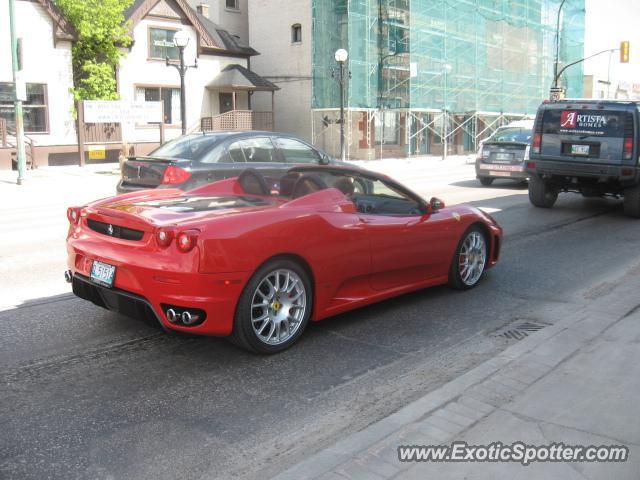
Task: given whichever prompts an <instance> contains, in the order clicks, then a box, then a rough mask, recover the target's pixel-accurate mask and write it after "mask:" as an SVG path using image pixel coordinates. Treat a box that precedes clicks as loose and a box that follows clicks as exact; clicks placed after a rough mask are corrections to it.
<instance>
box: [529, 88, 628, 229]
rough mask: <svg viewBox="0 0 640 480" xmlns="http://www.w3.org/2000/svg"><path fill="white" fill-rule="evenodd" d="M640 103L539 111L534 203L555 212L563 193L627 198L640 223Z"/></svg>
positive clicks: (587, 103) (575, 103)
mask: <svg viewBox="0 0 640 480" xmlns="http://www.w3.org/2000/svg"><path fill="white" fill-rule="evenodd" d="M639 120H640V102H632V101H621V100H578V99H576V100H568V99H565V100H561V101H554V102H544V103H543V104H542V105H541V106H540V108H539V109H538V113H537V115H536V120H535V124H534V129H533V138H532V140H531V152H530V155H529V157H530V159H529V160H528V161H527V164H526V171H527V172H528V173H529V176H530V180H529V200H530V201H531V203H532V204H533V205H535V206H536V207H541V208H551V207H552V206H553V204H554V203H555V201H556V199H557V198H558V193H559V192H577V193H581V194H582V195H584V196H585V197H599V196H613V197H624V212H625V214H626V215H629V216H631V217H636V218H640V164H639V161H640V158H639V149H640V122H639Z"/></svg>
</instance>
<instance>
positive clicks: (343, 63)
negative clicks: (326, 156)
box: [335, 48, 351, 162]
mask: <svg viewBox="0 0 640 480" xmlns="http://www.w3.org/2000/svg"><path fill="white" fill-rule="evenodd" d="M347 58H349V53H348V52H347V51H346V50H345V49H344V48H340V49H338V50H336V54H335V59H336V62H338V65H339V66H340V69H339V72H338V83H339V84H340V159H341V160H342V161H343V162H344V161H345V160H346V159H347V149H346V143H345V134H344V104H345V98H344V97H345V95H344V94H345V86H346V82H345V78H347V77H349V76H350V75H351V73H350V72H347Z"/></svg>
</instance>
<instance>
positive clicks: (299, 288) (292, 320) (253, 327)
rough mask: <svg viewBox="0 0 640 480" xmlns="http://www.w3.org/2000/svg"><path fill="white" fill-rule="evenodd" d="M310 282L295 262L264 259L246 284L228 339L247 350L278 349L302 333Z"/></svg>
mask: <svg viewBox="0 0 640 480" xmlns="http://www.w3.org/2000/svg"><path fill="white" fill-rule="evenodd" d="M311 304H312V295H311V283H310V281H309V275H308V274H307V272H306V271H305V270H304V268H302V267H301V266H300V265H298V264H297V263H296V262H294V261H292V260H289V259H277V260H273V261H270V262H267V263H266V264H265V265H263V266H262V267H261V268H259V269H258V271H256V273H255V274H254V275H253V276H252V277H251V279H250V280H249V282H248V283H247V285H246V286H245V288H244V290H243V292H242V294H241V296H240V300H239V302H238V307H237V309H236V316H235V321H234V329H233V333H232V336H231V340H232V341H233V342H234V343H236V344H237V345H239V346H240V347H243V348H245V349H247V350H250V351H253V352H258V353H267V354H268V353H277V352H281V351H282V350H285V349H287V348H289V347H290V346H291V345H292V344H293V343H295V342H296V341H297V340H298V338H300V336H301V335H302V332H303V331H304V329H305V327H306V326H307V323H308V321H309V317H310V316H311V307H312V305H311Z"/></svg>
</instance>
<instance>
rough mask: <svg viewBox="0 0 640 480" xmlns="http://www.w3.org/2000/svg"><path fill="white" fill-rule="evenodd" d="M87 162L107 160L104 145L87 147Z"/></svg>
mask: <svg viewBox="0 0 640 480" xmlns="http://www.w3.org/2000/svg"><path fill="white" fill-rule="evenodd" d="M87 151H88V152H89V160H104V159H105V158H107V151H106V147H105V146H104V145H87Z"/></svg>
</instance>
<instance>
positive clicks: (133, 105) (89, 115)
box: [84, 100, 162, 123]
mask: <svg viewBox="0 0 640 480" xmlns="http://www.w3.org/2000/svg"><path fill="white" fill-rule="evenodd" d="M84 121H85V123H154V122H156V123H160V122H162V102H124V101H121V100H85V101H84Z"/></svg>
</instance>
